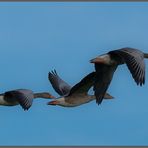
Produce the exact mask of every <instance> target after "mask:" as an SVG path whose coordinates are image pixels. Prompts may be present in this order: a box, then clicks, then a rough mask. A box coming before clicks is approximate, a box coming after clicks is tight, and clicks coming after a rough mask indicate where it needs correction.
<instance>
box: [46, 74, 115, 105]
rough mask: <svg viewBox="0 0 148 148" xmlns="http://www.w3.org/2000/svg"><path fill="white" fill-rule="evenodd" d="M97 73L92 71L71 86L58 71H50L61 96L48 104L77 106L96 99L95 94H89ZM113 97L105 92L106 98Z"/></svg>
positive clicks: (52, 82)
mask: <svg viewBox="0 0 148 148" xmlns="http://www.w3.org/2000/svg"><path fill="white" fill-rule="evenodd" d="M95 76H96V73H95V72H92V73H90V74H88V75H87V76H86V77H84V78H83V79H82V80H81V81H80V82H79V83H77V84H76V85H74V86H73V87H71V86H70V85H69V84H67V83H66V82H65V81H63V80H62V79H61V78H60V77H59V76H58V74H57V72H56V71H52V72H49V74H48V78H49V81H50V83H51V85H52V86H53V88H54V89H55V91H56V92H57V93H58V94H59V95H60V96H61V97H60V98H58V99H54V100H53V101H50V102H48V103H47V104H48V105H59V106H63V107H75V106H79V105H81V104H85V103H88V102H90V101H92V100H95V96H94V95H89V94H88V90H89V89H90V88H91V87H92V86H93V84H94V80H95ZM112 98H113V97H112V96H111V95H109V94H108V93H105V94H104V99H112Z"/></svg>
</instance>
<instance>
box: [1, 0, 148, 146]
mask: <svg viewBox="0 0 148 148" xmlns="http://www.w3.org/2000/svg"><path fill="white" fill-rule="evenodd" d="M127 46H129V47H134V48H138V49H141V50H142V51H144V52H148V3H146V2H137V3H136V2H104V3H103V2H89V3H86V2H81V3H80V2H79V3H77V2H70V3H68V2H62V3H60V2H55V3H54V2H49V3H41V2H39V3H38V2H36V3H27V2H26V3H23V2H21V3H17V2H13V3H2V2H1V3H0V61H1V62H0V67H1V74H0V75H1V77H0V86H1V92H4V91H7V90H12V89H17V88H26V89H31V90H33V91H35V92H40V91H49V92H51V93H52V94H53V95H55V96H57V97H58V95H57V94H56V93H55V92H54V90H53V88H52V87H51V85H50V83H49V82H48V78H47V75H48V72H49V71H50V70H53V69H56V70H57V72H58V73H59V75H60V76H61V77H62V78H63V79H64V80H65V81H67V82H68V83H69V84H71V85H74V84H76V83H77V82H79V81H80V80H81V79H82V78H83V77H84V76H85V75H87V74H88V73H90V72H92V71H93V70H94V66H93V65H92V64H90V63H89V60H90V59H92V58H94V57H96V56H97V55H99V54H102V53H105V52H108V51H109V50H113V49H118V48H122V47H127ZM146 63H148V61H146ZM147 69H148V66H146V72H147ZM147 79H148V78H147V73H146V84H145V85H144V86H143V87H139V86H136V83H135V82H134V80H133V79H132V77H131V75H130V73H129V71H128V69H127V67H126V66H125V65H123V66H120V67H119V68H118V69H117V71H116V73H115V75H114V78H113V81H112V83H111V85H110V87H109V90H108V92H109V93H110V94H111V95H113V96H114V97H115V99H114V100H110V101H106V100H104V101H103V103H102V104H101V105H100V106H97V105H96V103H95V101H93V102H90V103H89V104H85V105H82V106H79V107H76V108H62V107H58V106H47V105H46V102H48V100H41V99H38V100H35V101H34V103H33V106H32V108H31V109H30V110H29V111H28V112H24V111H23V110H22V109H21V107H20V106H15V107H3V106H1V107H0V115H1V123H0V133H1V134H0V139H1V140H0V145H1V146H5V145H7V146H8V145H15V146H16V145H23V146H24V145H25V146H26V145H27V146H33V145H37V146H40V145H44V146H53V145H54V146H58V145H74V146H75V145H79V146H80V145H85V146H89V145H94V146H96V145H101V146H102V145H103V146H105V145H106V146H108V145H110V146H112V145H113V146H115V145H121V146H130V145H136V146H139V145H143V146H144V145H148V140H147V137H148V126H147V125H148V117H147V116H148V107H147V106H148V98H147V92H148V91H147V90H148V83H147ZM90 93H93V91H90Z"/></svg>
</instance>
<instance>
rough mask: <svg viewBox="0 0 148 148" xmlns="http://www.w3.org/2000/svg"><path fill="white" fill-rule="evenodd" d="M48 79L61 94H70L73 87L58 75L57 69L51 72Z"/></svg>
mask: <svg viewBox="0 0 148 148" xmlns="http://www.w3.org/2000/svg"><path fill="white" fill-rule="evenodd" d="M48 79H49V81H50V83H51V85H52V87H53V88H54V90H55V91H56V92H57V93H58V94H59V95H60V96H65V95H68V94H69V92H70V90H71V88H72V87H71V86H70V85H69V84H68V83H66V82H65V81H64V80H62V79H61V78H60V77H59V76H58V74H57V72H56V70H54V71H51V72H49V74H48Z"/></svg>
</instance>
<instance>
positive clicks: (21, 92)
mask: <svg viewBox="0 0 148 148" xmlns="http://www.w3.org/2000/svg"><path fill="white" fill-rule="evenodd" d="M33 98H34V96H33V92H32V91H31V90H25V89H18V90H12V91H7V92H5V94H4V99H5V100H6V101H8V102H12V101H18V102H19V104H20V105H21V106H22V108H23V109H24V110H28V109H29V108H30V107H31V105H32V102H33Z"/></svg>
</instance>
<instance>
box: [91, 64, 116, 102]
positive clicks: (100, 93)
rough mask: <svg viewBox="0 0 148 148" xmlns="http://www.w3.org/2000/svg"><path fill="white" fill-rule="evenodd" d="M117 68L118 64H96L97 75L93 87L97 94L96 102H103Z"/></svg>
mask: <svg viewBox="0 0 148 148" xmlns="http://www.w3.org/2000/svg"><path fill="white" fill-rule="evenodd" d="M116 68H117V65H116V66H107V65H105V64H95V70H96V77H95V83H94V88H93V89H94V92H95V96H96V103H97V104H98V105H99V104H101V102H102V100H103V98H104V96H105V93H106V91H107V89H108V87H109V85H110V83H111V80H112V78H113V74H114V72H115V70H116Z"/></svg>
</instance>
